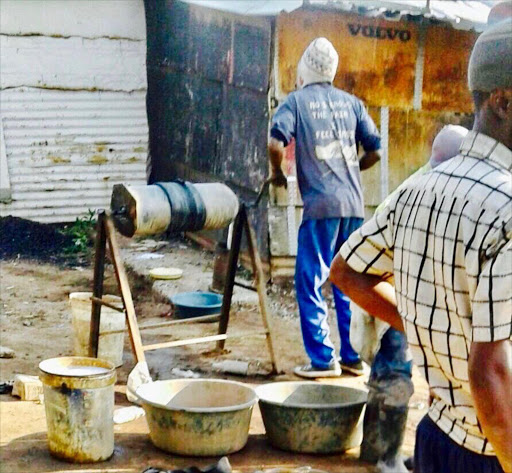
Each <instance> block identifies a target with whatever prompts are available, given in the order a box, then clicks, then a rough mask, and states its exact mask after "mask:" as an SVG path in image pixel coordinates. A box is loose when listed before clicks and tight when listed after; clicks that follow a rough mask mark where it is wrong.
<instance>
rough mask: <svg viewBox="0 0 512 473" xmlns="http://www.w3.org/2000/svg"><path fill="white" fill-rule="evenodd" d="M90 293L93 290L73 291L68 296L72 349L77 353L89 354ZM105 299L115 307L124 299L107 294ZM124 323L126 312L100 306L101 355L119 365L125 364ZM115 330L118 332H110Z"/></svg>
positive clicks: (78, 354)
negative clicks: (71, 323) (71, 320)
mask: <svg viewBox="0 0 512 473" xmlns="http://www.w3.org/2000/svg"><path fill="white" fill-rule="evenodd" d="M91 296H92V292H72V293H71V294H70V295H69V303H70V305H71V314H72V319H73V352H74V354H75V355H76V356H88V355H89V339H90V334H91V310H92V302H91ZM103 299H104V300H105V301H106V302H109V303H111V304H114V305H116V306H119V307H121V306H122V302H121V298H120V297H118V296H111V295H105V296H103ZM125 324H126V318H125V315H124V313H123V312H117V311H116V310H114V309H111V308H110V307H107V306H102V307H101V318H100V338H99V341H98V358H101V359H102V360H106V361H108V362H110V363H112V364H113V365H114V366H115V367H116V368H117V367H119V366H121V365H122V364H123V347H124V328H125ZM113 331H116V332H118V333H109V332H113Z"/></svg>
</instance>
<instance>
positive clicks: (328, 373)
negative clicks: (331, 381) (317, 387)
mask: <svg viewBox="0 0 512 473" xmlns="http://www.w3.org/2000/svg"><path fill="white" fill-rule="evenodd" d="M293 372H294V373H295V374H296V375H297V376H300V377H301V378H309V379H312V378H337V377H339V376H341V367H340V364H339V363H338V362H337V361H333V362H331V364H330V365H329V366H328V367H327V368H323V369H322V368H317V367H315V366H313V365H312V364H311V363H309V364H307V365H304V366H297V367H296V368H295V369H294V370H293Z"/></svg>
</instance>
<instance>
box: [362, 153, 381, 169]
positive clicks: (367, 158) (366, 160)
mask: <svg viewBox="0 0 512 473" xmlns="http://www.w3.org/2000/svg"><path fill="white" fill-rule="evenodd" d="M379 161H380V153H379V152H378V151H367V152H365V153H364V155H363V157H362V158H361V159H360V160H359V169H361V171H364V170H365V169H370V168H371V167H372V166H373V165H374V164H375V163H378V162H379Z"/></svg>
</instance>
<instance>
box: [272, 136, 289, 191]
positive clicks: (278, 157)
mask: <svg viewBox="0 0 512 473" xmlns="http://www.w3.org/2000/svg"><path fill="white" fill-rule="evenodd" d="M268 156H269V159H270V166H271V168H272V174H271V176H270V181H271V182H272V184H274V185H275V186H277V187H286V176H285V175H284V173H283V170H282V169H281V164H282V162H283V160H284V157H285V147H284V143H283V142H282V141H279V140H277V139H275V138H270V141H269V143H268Z"/></svg>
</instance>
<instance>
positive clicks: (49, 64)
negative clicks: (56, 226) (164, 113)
mask: <svg viewBox="0 0 512 473" xmlns="http://www.w3.org/2000/svg"><path fill="white" fill-rule="evenodd" d="M21 3H23V5H21ZM93 3H94V5H92V4H91V2H83V1H81V0H67V1H66V2H61V1H55V0H47V1H45V2H38V1H26V2H19V1H10V0H4V1H3V2H2V4H1V17H2V20H1V32H2V34H1V35H0V61H1V64H2V80H1V89H2V90H0V103H1V106H0V120H1V122H0V123H1V127H2V131H3V136H4V140H3V142H2V143H1V144H2V145H3V146H2V149H4V150H5V156H2V160H3V163H2V164H3V165H5V167H6V168H7V174H8V176H7V178H8V179H5V180H4V179H3V180H2V189H0V191H2V192H1V196H2V203H0V216H7V215H12V216H15V217H22V218H27V219H31V220H37V221H41V222H69V221H73V220H74V219H75V218H76V217H79V216H83V215H85V214H86V213H87V211H88V210H89V209H91V210H95V209H98V208H108V207H109V205H110V196H111V192H112V186H113V185H114V184H116V183H121V182H123V183H128V184H144V183H145V182H146V158H147V148H148V126H147V117H146V102H145V97H146V89H147V82H146V74H145V56H146V41H145V39H146V35H145V21H144V6H143V2H142V0H125V1H123V2H118V1H116V0H98V1H95V2H93ZM114 12H115V15H114ZM4 169H5V168H4ZM6 186H8V188H7V189H4V188H5V187H6ZM9 196H10V199H11V200H10V201H9V200H8V199H9Z"/></svg>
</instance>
